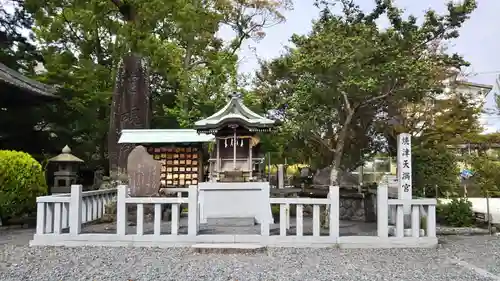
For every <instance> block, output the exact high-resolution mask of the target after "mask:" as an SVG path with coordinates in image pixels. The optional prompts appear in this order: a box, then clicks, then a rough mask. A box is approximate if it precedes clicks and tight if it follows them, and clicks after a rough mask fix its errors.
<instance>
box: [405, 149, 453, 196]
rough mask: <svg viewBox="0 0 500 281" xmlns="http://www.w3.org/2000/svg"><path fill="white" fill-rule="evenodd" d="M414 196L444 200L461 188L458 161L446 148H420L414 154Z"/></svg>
mask: <svg viewBox="0 0 500 281" xmlns="http://www.w3.org/2000/svg"><path fill="white" fill-rule="evenodd" d="M412 163H413V167H412V168H413V194H414V195H415V196H417V197H428V198H429V197H431V198H442V197H445V196H446V195H447V194H450V193H451V194H453V193H456V191H457V190H458V187H459V178H458V174H459V169H458V167H457V159H456V157H455V155H453V153H451V152H450V151H449V150H448V149H447V148H446V147H445V146H442V145H437V146H433V147H431V148H423V147H418V148H416V149H415V150H414V151H413V152H412Z"/></svg>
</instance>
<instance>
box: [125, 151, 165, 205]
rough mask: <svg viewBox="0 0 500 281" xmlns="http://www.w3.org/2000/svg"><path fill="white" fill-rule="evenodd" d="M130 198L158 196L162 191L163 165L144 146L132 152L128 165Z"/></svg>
mask: <svg viewBox="0 0 500 281" xmlns="http://www.w3.org/2000/svg"><path fill="white" fill-rule="evenodd" d="M127 174H128V178H129V180H128V184H129V188H130V196H133V197H150V196H157V194H158V190H159V189H160V178H161V163H160V162H159V161H156V160H154V159H153V157H152V156H151V155H150V154H149V153H148V152H147V151H146V148H145V147H143V146H141V145H140V146H137V147H136V148H134V149H133V150H132V152H130V154H129V156H128V163H127Z"/></svg>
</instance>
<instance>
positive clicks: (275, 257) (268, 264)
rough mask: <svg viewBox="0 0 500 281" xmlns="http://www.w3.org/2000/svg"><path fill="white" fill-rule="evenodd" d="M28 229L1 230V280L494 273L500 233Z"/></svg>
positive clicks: (488, 276)
mask: <svg viewBox="0 0 500 281" xmlns="http://www.w3.org/2000/svg"><path fill="white" fill-rule="evenodd" d="M27 231H28V230H19V233H18V235H13V236H10V238H5V237H6V236H5V235H2V233H1V232H0V238H2V237H3V240H1V239H0V280H1V281H9V280H13V281H14V280H15V281H21V280H30V281H31V280H33V281H37V280H50V281H52V280H54V281H59V280H69V281H77V280H110V281H111V280H112V281H120V280H124V281H125V280H134V281H136V280H147V281H151V280H175V281H177V280H182V281H190V280H193V281H199V280H208V281H216V280H239V281H245V280H259V281H263V280H265V281H268V280H279V281H281V280H287V281H288V280H315V281H316V280H318V281H319V280H329V281H331V280H353V281H354V280H356V281H358V280H370V281H377V280H391V281H392V280H407V281H412V280H419V281H421V280H425V281H427V280H440V281H443V280H454V281H462V280H463V281H466V280H467V281H474V280H500V239H499V238H498V237H489V236H471V237H446V238H444V240H443V244H442V245H441V247H440V248H438V249H370V250H368V249H359V250H340V249H293V248H282V249H268V250H267V252H266V253H258V254H248V255H245V254H231V255H229V254H225V255H224V254H196V253H194V252H193V251H192V250H190V249H186V248H171V249H157V248H101V247H85V248H62V247H57V248H54V247H28V246H26V244H24V245H23V243H21V242H22V241H23V239H24V240H26V239H27V238H28V239H29V235H27V234H26V233H27ZM30 231H31V233H32V230H30ZM21 233H25V234H26V235H24V236H23V235H21ZM1 241H3V242H4V243H3V244H2V243H1ZM26 242H27V240H26ZM497 275H498V276H497Z"/></svg>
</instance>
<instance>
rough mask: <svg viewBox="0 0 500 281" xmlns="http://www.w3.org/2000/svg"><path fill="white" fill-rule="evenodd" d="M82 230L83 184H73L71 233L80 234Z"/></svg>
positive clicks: (70, 205) (70, 219)
mask: <svg viewBox="0 0 500 281" xmlns="http://www.w3.org/2000/svg"><path fill="white" fill-rule="evenodd" d="M81 231H82V186H81V185H76V184H73V185H71V194H70V203H69V233H70V234H71V235H78V234H80V232H81Z"/></svg>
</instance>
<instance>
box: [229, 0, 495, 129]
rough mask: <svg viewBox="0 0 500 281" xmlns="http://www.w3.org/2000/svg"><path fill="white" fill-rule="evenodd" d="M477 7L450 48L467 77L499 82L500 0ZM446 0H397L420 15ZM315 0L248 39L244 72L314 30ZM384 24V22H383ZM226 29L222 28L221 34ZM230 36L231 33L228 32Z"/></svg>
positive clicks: (366, 4)
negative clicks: (464, 64)
mask: <svg viewBox="0 0 500 281" xmlns="http://www.w3.org/2000/svg"><path fill="white" fill-rule="evenodd" d="M477 1H478V8H477V9H476V10H475V11H474V12H473V13H472V15H471V18H470V19H469V20H468V21H467V22H466V23H465V25H464V26H463V27H462V29H461V30H460V34H461V36H460V38H459V39H457V40H455V41H453V42H452V43H451V46H450V51H451V52H457V53H460V54H461V55H463V56H464V57H465V59H466V60H468V61H469V62H470V63H471V67H470V68H469V69H467V70H466V72H467V73H472V74H471V76H470V77H469V78H468V80H469V81H471V82H476V83H481V84H488V85H492V86H494V85H496V82H495V81H496V78H497V77H498V75H499V74H500V52H499V51H498V50H500V28H498V27H500V16H499V14H498V11H500V1H499V0H477ZM355 2H356V3H357V4H358V5H360V7H361V8H362V9H364V10H368V9H370V8H372V7H373V6H374V4H373V3H374V1H373V0H356V1H355ZM447 2H448V1H447V0H395V3H396V5H397V6H398V7H399V8H402V9H404V10H405V12H406V13H407V14H413V15H415V16H417V17H421V16H422V15H423V14H424V12H425V11H426V10H428V9H429V8H430V9H433V10H436V11H438V12H444V11H445V9H446V7H445V4H446V3H447ZM312 3H313V1H312V0H295V1H294V9H293V10H291V11H286V12H285V13H284V15H285V17H286V22H284V23H281V24H278V25H275V26H273V27H269V28H268V29H266V30H265V31H266V37H265V38H264V39H262V40H260V41H259V42H255V41H248V42H246V44H245V45H244V46H243V48H242V50H241V51H240V53H239V56H240V64H239V71H240V72H241V73H251V72H254V71H255V70H256V69H257V67H258V59H257V58H261V59H272V58H274V57H277V56H279V55H280V54H281V53H282V52H283V50H284V46H287V45H289V38H290V37H291V35H292V34H294V33H297V34H306V33H308V32H309V31H310V30H311V26H312V24H311V22H312V20H314V19H315V18H316V17H317V16H318V9H317V8H315V7H314V6H313V4H312ZM381 25H384V23H383V22H382V23H381ZM225 32H227V31H223V34H222V36H224V33H225ZM227 36H229V35H227ZM495 92H497V89H496V87H495V88H494V89H493V91H492V92H491V93H490V94H489V95H488V97H487V98H486V104H485V108H494V93H495ZM482 121H483V125H484V126H485V129H486V131H487V132H494V131H496V130H500V117H497V116H486V115H484V116H483V118H482Z"/></svg>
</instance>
